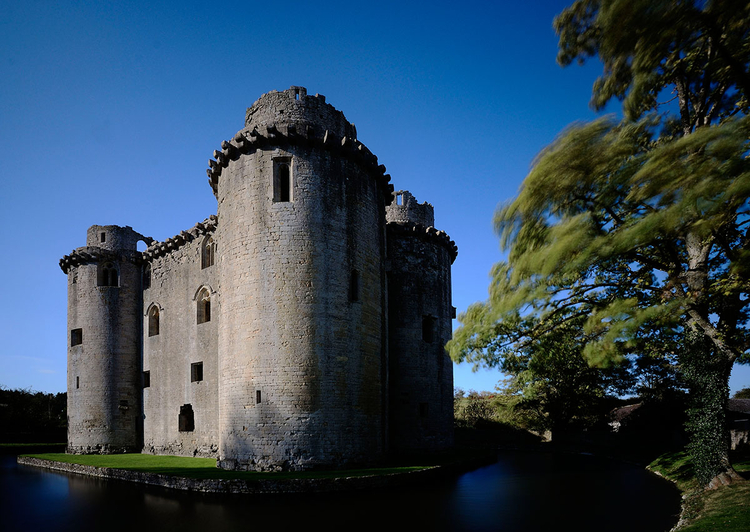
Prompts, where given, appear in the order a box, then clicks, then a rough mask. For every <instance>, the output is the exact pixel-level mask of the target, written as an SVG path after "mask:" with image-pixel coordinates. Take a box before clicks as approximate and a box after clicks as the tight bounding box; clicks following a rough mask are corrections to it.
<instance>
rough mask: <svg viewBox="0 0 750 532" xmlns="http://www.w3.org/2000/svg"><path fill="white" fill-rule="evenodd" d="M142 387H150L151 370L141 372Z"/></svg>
mask: <svg viewBox="0 0 750 532" xmlns="http://www.w3.org/2000/svg"><path fill="white" fill-rule="evenodd" d="M143 387H144V388H150V387H151V372H150V371H144V372H143Z"/></svg>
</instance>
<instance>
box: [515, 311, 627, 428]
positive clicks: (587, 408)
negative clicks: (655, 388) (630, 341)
mask: <svg viewBox="0 0 750 532" xmlns="http://www.w3.org/2000/svg"><path fill="white" fill-rule="evenodd" d="M584 344H585V336H584V334H583V329H582V320H581V319H577V320H571V321H563V322H562V323H560V324H559V326H557V327H556V328H555V330H554V332H547V333H544V334H541V335H539V336H538V337H537V338H536V340H535V341H533V342H519V343H517V349H516V350H507V351H505V352H504V353H503V358H502V363H501V369H502V370H503V371H504V372H505V373H507V374H509V375H510V376H511V378H510V379H509V380H508V381H507V382H506V384H505V387H504V392H505V393H506V394H508V395H515V394H519V395H520V400H519V401H518V403H517V404H516V405H515V410H516V411H517V412H518V413H519V415H520V416H522V417H524V418H525V419H527V420H528V421H527V423H529V424H530V428H533V429H535V430H553V431H554V430H558V429H564V428H572V427H577V428H584V427H590V426H593V425H594V424H595V423H596V422H597V421H600V420H601V419H602V418H603V415H604V414H605V413H606V410H607V406H608V405H609V403H608V402H607V401H606V398H607V393H608V392H609V393H615V394H622V393H626V392H628V391H629V390H630V388H631V387H632V385H633V384H634V379H633V378H632V376H631V374H630V373H629V372H628V371H627V365H626V364H625V363H624V362H626V361H624V362H621V363H620V364H617V365H612V366H611V367H608V368H595V367H591V366H590V365H589V364H588V363H587V361H586V359H585V358H584V357H583V354H582V346H583V345H584Z"/></svg>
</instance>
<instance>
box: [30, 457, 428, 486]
mask: <svg viewBox="0 0 750 532" xmlns="http://www.w3.org/2000/svg"><path fill="white" fill-rule="evenodd" d="M24 456H30V457H32V458H42V459H45V460H54V461H56V462H66V463H70V464H81V465H88V466H95V467H111V468H115V469H127V470H130V471H142V472H147V473H159V474H162V475H173V476H178V477H187V478H196V479H227V480H229V479H242V480H263V479H272V480H282V479H312V478H347V477H363V476H371V475H390V474H393V473H408V472H411V471H420V470H423V469H429V468H430V467H432V466H423V465H421V466H403V467H374V468H365V469H344V470H339V471H290V472H280V473H262V472H256V471H227V470H224V469H218V468H217V467H216V460H214V459H213V458H190V457H185V456H154V455H150V454H136V453H133V454H105V455H101V454H87V455H75V454H65V453H44V454H26V455H24Z"/></svg>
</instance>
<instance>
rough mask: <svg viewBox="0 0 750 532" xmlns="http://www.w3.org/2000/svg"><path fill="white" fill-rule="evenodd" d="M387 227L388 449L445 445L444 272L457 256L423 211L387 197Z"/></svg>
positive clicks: (448, 310) (408, 199)
mask: <svg viewBox="0 0 750 532" xmlns="http://www.w3.org/2000/svg"><path fill="white" fill-rule="evenodd" d="M394 199H395V201H394V202H393V203H391V205H390V206H389V207H388V208H387V209H386V219H387V221H388V233H387V234H388V310H389V312H388V331H389V335H388V337H389V364H390V372H389V374H390V378H389V386H390V394H389V396H390V405H391V411H390V441H391V447H392V448H393V450H395V451H409V450H440V449H445V448H447V447H450V446H451V445H452V444H453V368H452V365H451V364H452V363H451V360H450V358H449V357H448V354H447V352H446V351H445V344H446V342H447V341H448V340H450V338H451V334H452V328H451V319H452V318H454V317H455V310H454V308H453V306H452V303H451V277H450V271H451V264H452V263H453V261H454V260H455V259H456V255H457V253H458V250H457V248H456V245H455V243H454V242H453V241H452V240H451V239H450V238H449V237H448V235H446V234H445V233H444V232H443V231H438V230H436V229H435V228H434V227H433V225H434V223H435V216H434V212H433V207H432V205H430V204H429V203H422V204H420V203H417V201H416V199H415V198H414V196H412V195H411V194H410V193H409V192H408V191H398V192H395V193H394Z"/></svg>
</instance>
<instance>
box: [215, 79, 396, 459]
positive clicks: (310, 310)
mask: <svg viewBox="0 0 750 532" xmlns="http://www.w3.org/2000/svg"><path fill="white" fill-rule="evenodd" d="M214 157H215V160H212V161H210V168H209V170H208V174H209V177H210V179H209V181H210V183H211V186H212V188H213V190H214V193H215V194H216V196H217V199H218V215H219V219H220V220H221V224H220V225H219V227H218V229H217V240H218V241H219V242H221V247H220V249H218V250H217V264H218V268H219V272H220V274H219V285H220V290H222V316H221V320H220V324H219V332H218V335H219V337H218V345H219V368H220V385H219V415H220V420H219V424H220V434H221V441H220V445H219V455H220V457H219V465H220V466H221V467H225V468H232V469H305V468H309V467H315V466H336V465H343V464H345V463H351V462H363V461H369V460H373V459H376V458H377V457H378V456H380V455H381V454H382V453H383V451H384V449H385V439H386V427H387V419H386V415H387V406H386V393H385V381H386V375H387V345H386V344H387V342H386V340H385V333H384V331H385V321H386V316H385V313H386V307H385V301H384V297H385V296H384V289H383V287H384V284H385V279H384V271H385V270H384V264H383V257H384V247H385V220H384V215H383V213H384V206H385V205H386V204H387V203H389V202H390V201H391V191H392V187H391V186H390V185H389V183H388V181H389V179H390V178H389V176H387V175H384V171H385V167H383V166H382V165H381V166H378V164H377V159H376V157H375V156H374V155H372V153H371V152H370V151H369V150H368V149H367V148H366V147H365V146H364V145H363V144H362V143H361V142H359V141H358V140H357V138H356V129H355V128H354V125H353V124H351V123H349V122H348V121H347V120H346V118H345V117H344V115H343V113H341V112H340V111H337V110H336V109H335V108H334V107H333V106H331V105H329V104H327V103H326V102H325V98H324V97H323V96H319V95H315V96H311V95H308V94H307V92H306V90H305V89H304V88H302V87H292V88H291V89H289V90H286V91H283V92H271V93H268V94H265V95H264V96H262V97H261V98H260V99H259V100H258V101H257V102H255V104H253V106H252V107H250V108H249V109H248V110H247V115H246V121H245V128H244V129H242V130H241V131H239V132H238V133H237V134H236V135H235V137H234V138H233V140H231V141H226V142H224V143H222V150H221V151H218V150H217V151H216V152H214Z"/></svg>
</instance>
